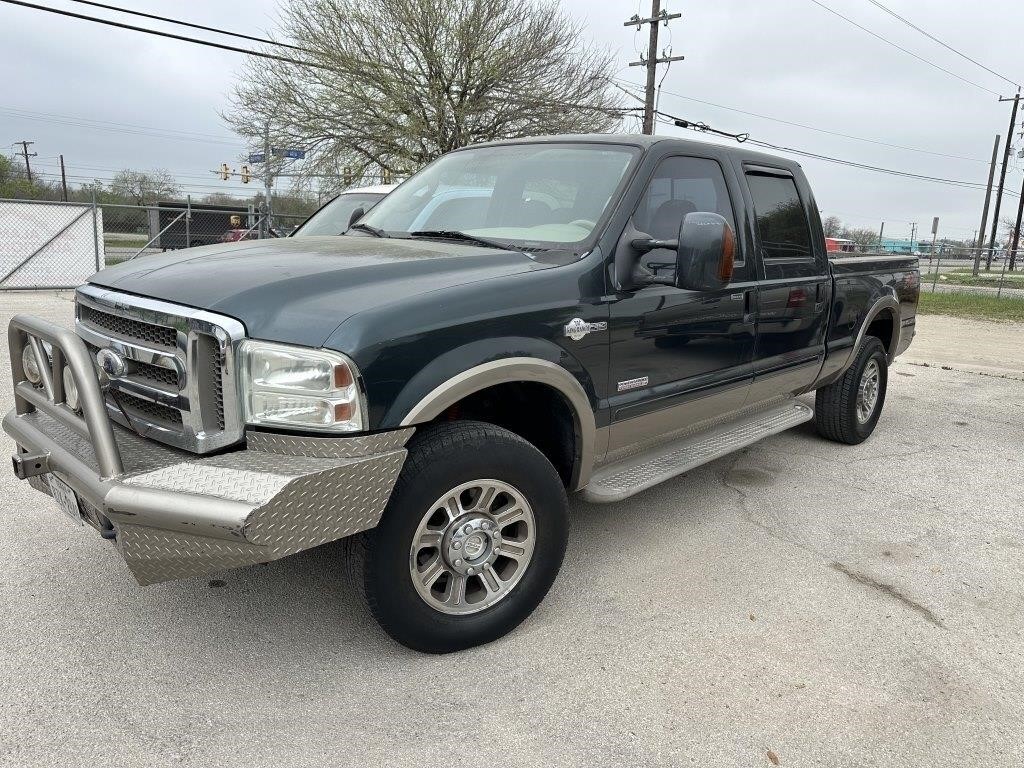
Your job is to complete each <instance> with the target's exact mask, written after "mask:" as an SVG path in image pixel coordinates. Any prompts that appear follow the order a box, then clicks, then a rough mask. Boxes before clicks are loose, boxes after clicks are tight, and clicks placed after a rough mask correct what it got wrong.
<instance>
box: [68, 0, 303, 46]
mask: <svg viewBox="0 0 1024 768" xmlns="http://www.w3.org/2000/svg"><path fill="white" fill-rule="evenodd" d="M71 2H73V3H79V4H81V5H91V6H92V7H94V8H103V9H104V10H107V11H115V12H116V13H125V14H128V15H129V16H139V17H141V18H143V19H152V20H153V21H163V22H166V23H168V24H177V25H178V26H181V27H189V28H191V29H201V30H203V31H204V32H213V33H215V34H218V35H225V36H227V37H237V38H240V39H242V40H251V41H252V42H254V43H263V44H264V45H276V46H279V47H281V48H291V49H292V50H293V51H305V49H303V48H300V47H299V46H297V45H292V44H290V43H280V42H278V41H277V40H270V39H268V38H266V37H255V36H253V35H246V34H243V33H241V32H232V31H231V30H227V29H217V28H216V27H206V26H203V25H202V24H194V23H192V22H189V21H182V20H181V19H172V18H170V17H167V16H157V15H155V14H152V13H143V12H142V11H133V10H131V9H130V8H119V7H118V6H116V5H107V4H106V3H96V2H93V0H71Z"/></svg>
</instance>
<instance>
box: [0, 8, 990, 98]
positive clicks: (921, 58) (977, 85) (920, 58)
mask: <svg viewBox="0 0 1024 768" xmlns="http://www.w3.org/2000/svg"><path fill="white" fill-rule="evenodd" d="M4 2H10V0H4ZM811 2H812V3H814V4H815V5H816V6H818V7H819V8H821V9H823V10H826V11H828V12H829V13H831V14H832V15H833V16H837V17H839V18H840V19H842V20H843V21H845V22H847V23H848V24H852V25H853V26H855V27H856V28H857V29H859V30H861V31H863V32H867V33H868V34H869V35H871V36H872V37H874V38H876V39H878V40H881V41H882V42H883V43H885V44H886V45H891V46H892V47H893V48H896V49H897V50H900V51H903V53H905V54H907V55H908V56H913V57H914V58H915V59H917V60H918V61H920V62H923V63H925V64H927V65H928V66H929V67H933V68H935V69H937V70H939V71H940V72H945V73H946V74H947V75H949V76H950V77H955V78H956V79H957V80H960V81H961V82H964V83H967V85H972V86H974V87H975V88H978V89H980V90H982V91H985V92H986V93H991V94H992V95H993V96H1000V95H1001V94H1000V93H999V92H998V91H993V90H992V89H991V88H986V87H985V86H984V85H981V84H980V83H976V82H974V81H973V80H968V79H967V78H966V77H963V76H962V75H958V74H957V73H956V72H953V71H952V70H950V69H946V68H945V67H940V66H939V65H938V64H936V63H935V62H934V61H929V60H928V59H926V58H925V57H924V56H919V55H918V54H916V53H914V52H913V51H911V50H909V49H907V48H904V47H903V46H902V45H898V44H896V43H894V42H893V41H892V40H890V39H889V38H887V37H884V36H882V35H880V34H878V33H877V32H872V31H871V30H870V29H868V28H867V27H865V26H863V25H861V24H858V23H857V22H856V21H854V20H853V19H851V18H850V17H849V16H844V15H843V14H841V13H839V11H836V10H833V9H832V8H829V7H828V6H827V5H825V4H824V3H822V2H819V0H811Z"/></svg>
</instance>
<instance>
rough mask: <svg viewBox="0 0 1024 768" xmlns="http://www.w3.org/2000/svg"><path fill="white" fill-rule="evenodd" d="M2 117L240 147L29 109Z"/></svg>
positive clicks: (6, 110)
mask: <svg viewBox="0 0 1024 768" xmlns="http://www.w3.org/2000/svg"><path fill="white" fill-rule="evenodd" d="M0 115H6V116H7V117H10V118H14V119H18V120H36V121H40V122H45V123H47V124H51V125H67V126H72V127H75V128H88V129H94V130H102V131H113V132H117V133H126V134H131V135H136V136H154V137H156V138H160V139H175V140H182V141H195V142H201V143H206V144H222V145H225V146H238V144H239V142H238V140H237V139H235V140H232V139H230V138H228V137H226V136H225V137H223V138H220V137H217V136H215V135H214V134H206V133H198V132H194V131H182V130H178V129H172V128H157V127H155V126H145V125H135V124H133V123H117V122H113V121H109V120H95V119H93V118H87V117H74V116H72V115H61V114H56V113H51V112H34V111H31V110H27V109H17V108H10V107H0Z"/></svg>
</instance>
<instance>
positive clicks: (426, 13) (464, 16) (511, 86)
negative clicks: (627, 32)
mask: <svg viewBox="0 0 1024 768" xmlns="http://www.w3.org/2000/svg"><path fill="white" fill-rule="evenodd" d="M285 3H286V5H285V6H284V8H283V10H282V28H283V32H284V35H285V36H286V37H287V38H288V40H289V42H290V43H291V44H292V45H295V46H297V47H298V48H300V49H301V50H299V51H295V50H291V49H284V50H285V52H286V53H287V56H288V57H289V58H294V59H296V60H301V63H290V62H286V61H271V60H265V59H257V60H250V61H249V62H248V64H247V65H246V68H245V70H244V72H243V74H242V76H241V79H240V80H239V82H238V83H237V84H236V86H235V90H234V95H233V98H232V106H231V108H230V110H229V111H228V113H227V114H226V115H225V118H226V119H227V120H228V122H229V123H230V124H231V126H232V127H233V128H234V130H235V131H236V132H237V133H239V134H240V135H242V136H245V137H247V138H249V139H250V140H251V141H252V144H253V146H255V147H263V145H264V141H265V138H266V135H265V134H266V133H269V135H270V136H271V138H272V142H273V143H274V144H275V145H285V146H289V147H297V148H303V149H305V150H306V151H307V159H306V160H305V161H304V162H302V163H300V164H298V165H297V166H296V167H295V169H294V170H295V172H297V173H299V174H302V175H305V176H306V177H307V178H312V177H313V176H315V175H317V174H322V175H331V176H340V175H341V169H342V168H343V167H349V168H351V169H352V171H353V172H354V175H355V176H357V177H358V176H359V175H360V174H363V173H368V174H377V173H380V172H381V171H389V172H393V173H405V172H410V171H413V170H416V169H417V168H419V167H420V166H422V165H423V164H425V163H427V162H429V161H430V160H432V159H434V158H435V157H437V156H438V155H441V154H443V153H445V152H448V151H449V150H452V149H456V148H458V147H462V146H465V145H467V144H472V143H475V142H479V141H488V140H492V139H502V138H515V137H522V136H534V135H539V134H549V133H584V132H598V131H607V130H610V129H612V128H614V127H615V126H616V125H617V123H618V121H619V117H618V114H619V112H618V110H617V107H618V105H619V103H620V102H619V97H618V96H617V92H615V91H613V90H612V89H610V87H609V80H610V78H611V77H612V75H613V73H614V66H613V64H612V58H611V56H610V55H609V54H608V53H607V52H605V51H602V50H598V49H596V48H594V47H592V46H589V45H587V44H586V43H585V42H584V41H583V39H582V34H581V31H580V26H579V25H578V24H577V23H576V22H574V21H573V20H571V19H570V18H568V17H567V16H565V15H564V14H563V13H562V12H561V11H560V9H559V7H558V5H557V4H556V3H555V2H552V1H551V0H285ZM273 52H274V53H275V54H277V55H282V50H281V49H275V50H274V51H273ZM268 160H269V158H268Z"/></svg>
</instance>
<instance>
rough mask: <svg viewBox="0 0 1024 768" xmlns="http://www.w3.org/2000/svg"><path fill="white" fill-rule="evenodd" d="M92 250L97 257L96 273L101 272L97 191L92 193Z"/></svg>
mask: <svg viewBox="0 0 1024 768" xmlns="http://www.w3.org/2000/svg"><path fill="white" fill-rule="evenodd" d="M92 249H93V252H94V255H95V256H96V271H97V272H99V271H100V270H101V269H102V268H103V267H102V266H100V222H99V211H97V210H96V190H93V192H92Z"/></svg>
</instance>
